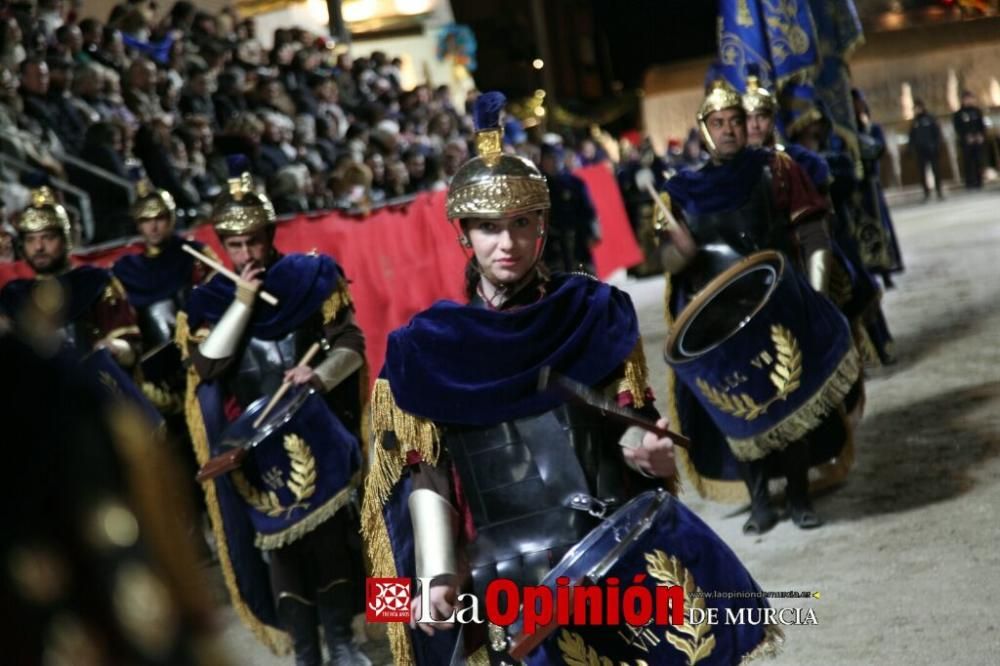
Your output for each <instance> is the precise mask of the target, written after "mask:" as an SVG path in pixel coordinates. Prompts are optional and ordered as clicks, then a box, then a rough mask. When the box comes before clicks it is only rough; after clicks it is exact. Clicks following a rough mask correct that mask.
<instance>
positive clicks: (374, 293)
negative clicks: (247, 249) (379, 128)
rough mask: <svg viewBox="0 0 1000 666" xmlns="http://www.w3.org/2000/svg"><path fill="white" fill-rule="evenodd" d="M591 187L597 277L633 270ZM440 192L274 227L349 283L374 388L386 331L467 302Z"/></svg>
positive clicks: (197, 232) (9, 273) (606, 189)
mask: <svg viewBox="0 0 1000 666" xmlns="http://www.w3.org/2000/svg"><path fill="white" fill-rule="evenodd" d="M579 175H580V177H581V178H583V179H584V180H585V181H586V182H587V185H588V187H590V191H591V196H592V197H593V200H594V205H595V207H596V208H597V211H598V215H599V216H600V220H601V224H602V227H603V240H602V242H601V244H600V245H599V246H598V247H597V248H596V249H595V252H594V258H595V262H596V263H597V270H598V274H599V275H601V276H602V277H603V276H607V275H608V274H610V273H611V272H612V271H614V270H616V269H618V268H623V267H627V266H631V265H634V264H635V263H638V262H639V261H641V260H642V255H641V252H640V250H639V247H638V245H637V244H636V242H635V238H634V237H633V235H632V229H631V227H630V226H629V223H628V218H627V217H626V215H625V207H624V205H623V204H622V199H621V195H620V194H619V192H618V185H617V183H616V182H615V180H614V177H613V175H612V174H611V172H610V170H609V169H608V168H607V167H606V166H603V165H598V166H593V167H587V168H585V169H581V170H580V172H579ZM444 202H445V193H444V192H429V193H426V194H423V195H420V196H418V197H417V198H416V199H415V200H414V201H413V202H412V203H410V204H407V205H405V206H401V207H398V208H391V209H380V210H377V211H375V212H374V213H372V214H371V215H369V216H368V217H365V218H363V219H361V218H353V217H350V216H348V215H345V214H343V213H328V214H324V215H320V216H313V217H310V216H306V215H300V216H298V217H295V218H294V219H291V220H288V221H285V222H282V223H280V224H279V225H278V229H277V235H276V237H275V245H277V247H278V248H279V249H280V250H281V251H282V252H285V253H291V252H311V251H313V250H315V251H317V252H321V253H324V254H329V255H330V256H332V257H334V258H335V259H336V260H337V263H339V264H340V265H341V266H342V267H343V269H344V272H345V273H346V274H347V276H348V278H349V279H350V281H351V295H352V296H353V298H354V302H355V306H356V310H357V319H358V324H359V325H360V326H361V329H362V330H363V331H364V333H365V339H366V344H367V356H368V361H369V364H370V366H371V368H372V375H373V376H372V378H371V379H372V381H374V379H375V375H376V373H377V372H378V371H379V370H380V369H381V368H382V361H383V359H384V358H385V347H386V340H387V338H388V335H389V332H390V331H392V330H393V329H395V328H398V327H400V326H403V325H405V324H406V323H407V322H408V321H409V320H410V318H411V317H412V316H413V315H414V314H416V313H417V312H419V311H420V310H423V309H424V308H426V307H427V306H429V305H431V304H432V303H433V302H434V301H437V300H440V299H452V300H456V301H459V302H462V301H463V300H464V298H465V297H464V274H465V264H466V256H465V253H464V252H463V250H462V248H461V247H460V246H459V244H458V243H457V242H456V232H455V228H454V227H453V226H452V225H450V224H448V222H447V221H446V219H445V213H444ZM186 235H188V236H193V237H194V238H196V239H198V240H200V241H202V242H204V243H206V244H208V245H209V246H211V247H212V249H213V250H215V252H216V254H217V255H218V256H219V257H222V258H223V259H224V260H226V263H227V264H228V259H227V258H226V255H225V253H224V252H223V250H222V246H221V245H220V243H219V241H218V239H217V238H216V236H215V233H214V231H213V230H212V228H211V226H208V225H205V226H201V227H198V228H196V229H194V230H192V231H190V232H189V233H187V234H186ZM137 250H138V246H137V245H136V244H131V245H125V246H121V247H116V248H111V249H105V250H101V251H99V252H82V253H80V254H77V255H74V261H75V262H77V263H89V264H95V265H99V266H110V265H111V264H112V263H114V261H115V260H116V259H118V257H120V256H122V255H124V254H129V253H132V252H136V251H137ZM31 276H32V272H31V270H30V269H29V268H28V267H27V266H25V265H24V264H23V263H22V262H18V263H16V264H3V265H0V285H2V284H4V283H6V282H7V281H8V280H11V279H14V278H19V277H31Z"/></svg>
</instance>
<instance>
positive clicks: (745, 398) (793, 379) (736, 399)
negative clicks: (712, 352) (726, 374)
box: [695, 324, 802, 421]
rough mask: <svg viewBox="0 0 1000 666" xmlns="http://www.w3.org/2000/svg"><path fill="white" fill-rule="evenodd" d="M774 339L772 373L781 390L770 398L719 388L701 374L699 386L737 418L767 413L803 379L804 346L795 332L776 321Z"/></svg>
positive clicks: (751, 419) (712, 399)
mask: <svg viewBox="0 0 1000 666" xmlns="http://www.w3.org/2000/svg"><path fill="white" fill-rule="evenodd" d="M771 341H772V342H773V343H774V349H775V351H776V352H777V360H776V362H775V364H774V369H773V370H772V371H771V373H770V375H768V377H769V378H770V380H771V383H772V384H774V387H775V388H776V389H777V393H775V394H774V396H772V397H771V398H770V399H769V400H767V401H766V402H763V403H759V402H757V401H756V400H754V399H753V398H752V397H751V396H749V395H748V394H746V393H740V394H738V395H733V394H730V393H727V392H725V391H722V390H720V389H717V388H715V387H714V386H712V385H711V384H709V383H708V382H706V381H705V380H704V379H702V378H701V377H698V378H697V379H696V380H695V383H696V384H697V385H698V389H699V390H700V391H701V392H702V394H704V396H705V397H706V398H708V401H709V402H710V403H712V404H713V405H715V406H716V407H717V408H719V409H720V410H722V411H723V412H726V413H727V414H732V415H733V416H735V417H737V418H743V419H746V420H747V421H753V420H754V419H756V418H757V417H758V416H760V415H761V414H764V413H766V412H767V408H768V407H770V406H771V405H772V404H773V403H775V402H777V401H778V400H784V399H785V398H787V397H788V396H789V395H791V394H792V392H793V391H795V390H796V389H797V388H799V385H800V384H801V383H802V350H801V349H799V343H798V341H797V340H796V339H795V336H794V335H792V332H791V331H789V330H788V329H787V328H785V327H784V326H781V325H778V324H775V325H773V326H771Z"/></svg>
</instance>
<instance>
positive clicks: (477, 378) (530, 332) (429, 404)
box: [381, 275, 639, 426]
mask: <svg viewBox="0 0 1000 666" xmlns="http://www.w3.org/2000/svg"><path fill="white" fill-rule="evenodd" d="M547 287H548V290H549V291H548V293H547V294H546V296H545V297H544V298H542V299H541V300H539V301H537V302H536V303H533V304H531V305H527V306H525V307H521V308H517V309H513V310H506V311H496V310H489V309H481V308H474V307H469V306H466V305H460V304H458V303H455V302H452V301H439V302H437V303H435V304H434V305H433V306H431V307H430V308H429V309H427V310H425V311H423V312H421V313H419V314H418V315H416V316H415V317H414V318H413V319H412V320H411V321H410V323H409V324H407V325H406V326H404V327H402V328H400V329H397V330H395V331H393V332H392V333H391V334H389V342H388V347H387V349H386V357H385V365H384V367H383V369H382V375H381V376H382V377H383V378H385V379H388V380H389V385H390V386H391V388H392V394H393V397H394V399H395V401H396V405H397V406H398V407H400V408H401V409H402V410H404V411H406V412H409V413H411V414H414V415H416V416H419V417H422V418H425V419H430V420H432V421H436V422H444V423H455V424H463V425H473V426H487V425H494V424H496V423H501V422H503V421H509V420H513V419H518V418H522V417H525V416H530V415H534V414H541V413H543V412H546V411H548V410H550V409H553V408H555V407H556V406H557V405H558V404H559V403H560V402H561V401H562V400H561V398H560V397H559V396H558V395H552V394H549V393H539V391H538V375H539V371H540V370H541V369H542V368H543V367H544V366H551V368H552V369H553V370H555V371H556V372H559V373H560V374H563V375H566V376H568V377H571V378H573V379H575V380H577V381H579V382H583V383H584V384H586V385H588V386H593V385H595V384H598V383H600V382H601V381H602V380H605V379H607V378H608V377H609V376H611V374H612V373H613V372H614V371H615V370H616V369H617V368H618V367H619V366H621V365H622V363H623V362H624V361H625V359H626V358H627V357H628V355H629V354H630V353H631V352H632V350H633V348H634V347H635V345H636V343H637V342H638V341H639V322H638V319H637V317H636V314H635V308H634V307H633V306H632V300H631V299H630V298H629V296H628V294H625V293H624V292H622V291H619V290H618V289H615V288H614V287H611V286H609V285H607V284H604V283H603V282H598V281H597V280H594V279H592V278H589V277H586V276H582V275H555V276H553V278H552V280H551V281H550V282H549V283H548V285H547Z"/></svg>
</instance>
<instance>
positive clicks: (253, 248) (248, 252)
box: [222, 229, 271, 273]
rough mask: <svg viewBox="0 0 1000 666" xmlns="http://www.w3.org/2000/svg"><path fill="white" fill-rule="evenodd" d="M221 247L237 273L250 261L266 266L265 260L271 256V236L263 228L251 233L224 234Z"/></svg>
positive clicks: (256, 264)
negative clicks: (238, 234)
mask: <svg viewBox="0 0 1000 666" xmlns="http://www.w3.org/2000/svg"><path fill="white" fill-rule="evenodd" d="M222 247H223V248H224V249H225V250H226V254H228V255H229V260H230V261H232V262H233V267H234V268H235V269H236V272H237V273H241V272H242V271H243V269H244V268H245V267H246V266H247V264H250V263H253V264H254V265H255V266H261V267H264V266H267V260H268V258H269V257H270V256H271V238H270V236H268V233H267V230H265V229H261V230H260V231H257V232H254V233H252V234H242V235H240V236H226V237H225V238H223V239H222Z"/></svg>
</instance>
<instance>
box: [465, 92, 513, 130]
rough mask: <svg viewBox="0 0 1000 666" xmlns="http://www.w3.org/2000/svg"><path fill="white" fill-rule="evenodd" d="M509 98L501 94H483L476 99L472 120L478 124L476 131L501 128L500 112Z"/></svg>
mask: <svg viewBox="0 0 1000 666" xmlns="http://www.w3.org/2000/svg"><path fill="white" fill-rule="evenodd" d="M506 103H507V98H506V97H504V96H503V93H501V92H488V93H483V94H482V95H480V96H479V97H477V98H476V103H475V105H474V106H473V108H472V118H473V120H474V121H475V123H476V131H479V130H487V129H498V128H499V127H500V112H501V111H503V105H504V104H506Z"/></svg>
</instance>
